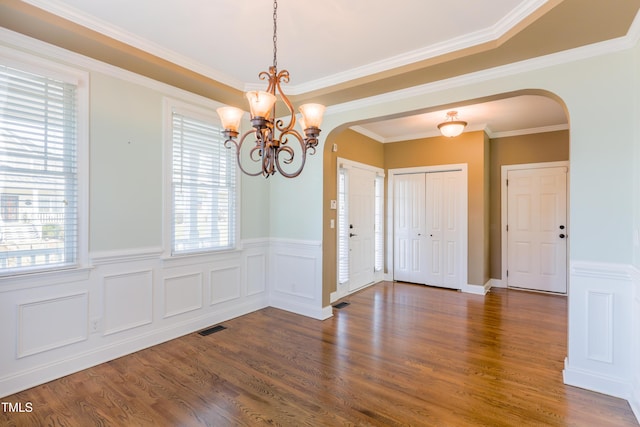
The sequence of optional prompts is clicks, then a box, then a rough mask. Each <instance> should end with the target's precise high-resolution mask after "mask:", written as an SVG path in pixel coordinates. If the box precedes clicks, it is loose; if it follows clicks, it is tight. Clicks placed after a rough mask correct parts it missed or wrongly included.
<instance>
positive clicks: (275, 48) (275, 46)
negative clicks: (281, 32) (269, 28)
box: [273, 0, 278, 70]
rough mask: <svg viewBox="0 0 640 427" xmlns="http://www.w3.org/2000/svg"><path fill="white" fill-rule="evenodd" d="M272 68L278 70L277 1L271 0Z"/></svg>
mask: <svg viewBox="0 0 640 427" xmlns="http://www.w3.org/2000/svg"><path fill="white" fill-rule="evenodd" d="M273 68H274V69H276V70H277V69H278V0H273Z"/></svg>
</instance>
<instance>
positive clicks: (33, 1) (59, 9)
mask: <svg viewBox="0 0 640 427" xmlns="http://www.w3.org/2000/svg"><path fill="white" fill-rule="evenodd" d="M22 1H24V2H25V3H28V4H30V5H32V6H35V7H37V8H40V9H42V10H45V11H47V12H50V13H52V14H54V15H57V16H60V17H61V18H64V19H67V20H69V21H72V22H75V23H77V24H79V25H82V26H83V27H86V28H88V29H90V30H93V31H96V32H98V33H100V34H103V35H105V36H107V37H111V38H112V39H114V40H117V41H119V42H122V43H125V44H128V45H130V46H132V47H134V48H137V49H140V50H142V51H145V52H147V53H150V54H151V55H154V56H157V57H159V58H162V59H165V60H167V61H169V62H172V63H174V64H176V65H179V66H181V67H184V68H187V69H189V70H191V71H194V72H196V73H198V74H202V75H203V76H205V77H209V78H211V79H213V80H216V81H218V82H220V83H223V84H225V85H227V86H230V87H232V88H234V89H238V90H243V87H244V86H245V83H244V82H242V81H240V80H238V79H235V78H233V77H231V76H229V75H227V74H225V73H222V72H220V71H218V70H215V69H213V68H211V67H208V66H206V65H204V64H202V63H200V62H198V61H194V60H193V59H191V58H189V57H187V56H184V55H180V54H179V53H177V52H174V51H172V50H170V49H167V48H165V47H163V46H160V45H158V44H155V43H152V42H150V41H149V40H146V39H143V38H141V37H138V36H136V35H135V34H132V33H130V32H128V31H125V30H123V29H122V28H119V27H116V26H114V25H113V24H111V23H109V22H106V21H103V20H100V19H96V18H94V17H92V16H89V15H86V14H83V13H81V12H80V11H78V10H77V9H74V8H72V7H69V6H67V5H65V4H62V3H61V2H59V1H57V0H22Z"/></svg>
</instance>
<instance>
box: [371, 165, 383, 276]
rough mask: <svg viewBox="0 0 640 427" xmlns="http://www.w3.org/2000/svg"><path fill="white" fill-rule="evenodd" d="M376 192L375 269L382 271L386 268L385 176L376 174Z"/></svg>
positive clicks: (374, 225)
mask: <svg viewBox="0 0 640 427" xmlns="http://www.w3.org/2000/svg"><path fill="white" fill-rule="evenodd" d="M374 193H375V207H374V220H373V233H374V237H373V239H374V242H373V246H374V254H375V255H374V256H375V259H374V270H375V271H382V269H383V268H384V177H382V176H379V175H377V176H376V180H375V184H374Z"/></svg>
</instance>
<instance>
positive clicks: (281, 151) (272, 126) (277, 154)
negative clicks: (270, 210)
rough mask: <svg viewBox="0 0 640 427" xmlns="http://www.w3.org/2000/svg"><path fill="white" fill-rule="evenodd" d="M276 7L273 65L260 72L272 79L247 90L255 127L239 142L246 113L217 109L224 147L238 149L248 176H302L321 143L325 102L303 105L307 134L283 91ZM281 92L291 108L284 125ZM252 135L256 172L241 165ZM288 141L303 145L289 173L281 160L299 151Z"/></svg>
mask: <svg viewBox="0 0 640 427" xmlns="http://www.w3.org/2000/svg"><path fill="white" fill-rule="evenodd" d="M277 10H278V2H277V0H274V2H273V65H272V66H271V67H269V71H268V72H266V71H262V72H261V73H260V74H258V77H259V78H260V80H267V81H268V82H269V84H268V86H267V89H266V90H265V91H251V92H247V93H246V94H245V96H246V97H247V100H248V101H249V109H250V112H251V126H252V127H253V129H251V130H249V131H247V132H245V133H244V134H243V135H242V136H241V137H240V140H239V141H238V140H237V138H238V135H239V132H238V130H239V128H240V120H241V119H242V116H243V114H244V111H242V110H241V109H239V108H235V107H221V108H218V109H217V110H216V111H217V112H218V115H219V116H220V120H221V121H222V127H223V128H224V131H223V134H224V137H225V138H226V141H225V142H224V145H225V147H227V148H235V150H236V159H237V162H238V166H239V167H240V169H241V170H242V172H244V173H245V174H247V175H250V176H257V175H263V176H264V177H266V178H268V177H269V176H271V175H273V174H275V173H276V171H277V172H279V173H280V174H281V175H282V176H284V177H286V178H294V177H296V176H298V175H300V172H302V169H303V168H304V164H305V161H306V158H307V152H309V154H315V152H316V146H317V145H318V135H320V124H321V123H322V115H323V114H324V109H325V107H324V105H320V104H305V105H302V106H300V112H301V113H302V118H301V120H300V122H301V125H302V129H303V130H304V136H303V135H301V134H300V133H299V132H298V131H297V130H295V129H294V126H295V124H296V114H295V112H294V109H293V106H292V105H291V102H290V101H289V99H288V98H287V96H286V95H285V94H284V93H283V92H282V89H281V88H280V83H281V82H285V83H288V82H289V72H288V71H287V70H282V71H278V61H277V52H278V48H277V28H278V25H277ZM276 94H278V95H279V96H280V99H281V100H282V101H283V102H284V104H285V105H286V106H287V109H288V110H289V124H288V125H285V122H284V121H283V120H282V119H276V118H275V113H276V112H275V104H276V100H277V96H276ZM249 135H254V136H255V146H253V148H251V150H250V151H249V158H250V159H251V160H252V161H254V162H260V163H261V165H262V168H261V170H259V171H257V172H250V171H247V170H246V169H245V168H244V167H243V165H242V158H241V151H242V146H243V144H244V142H245V139H246V138H247V137H248V136H249ZM289 140H293V141H294V143H295V142H296V141H297V142H298V143H299V144H300V149H301V153H302V154H301V155H302V159H301V161H300V166H299V167H298V169H296V170H294V171H292V172H287V171H286V170H285V169H283V165H282V163H284V164H286V165H288V164H291V163H292V162H293V160H294V154H295V152H296V150H294V148H293V147H292V146H291V145H290V144H289Z"/></svg>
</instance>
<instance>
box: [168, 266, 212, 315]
mask: <svg viewBox="0 0 640 427" xmlns="http://www.w3.org/2000/svg"><path fill="white" fill-rule="evenodd" d="M202 290H203V288H202V273H200V272H197V273H191V274H185V275H182V276H174V277H165V278H164V318H168V317H172V316H177V315H178V314H183V313H187V312H189V311H194V310H198V309H200V308H202Z"/></svg>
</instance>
